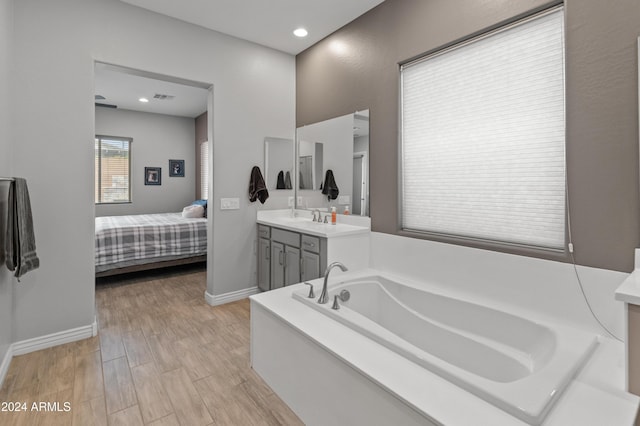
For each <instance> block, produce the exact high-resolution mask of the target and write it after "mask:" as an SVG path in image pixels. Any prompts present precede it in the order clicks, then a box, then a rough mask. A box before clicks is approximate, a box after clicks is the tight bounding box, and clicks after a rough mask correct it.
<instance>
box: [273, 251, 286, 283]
mask: <svg viewBox="0 0 640 426" xmlns="http://www.w3.org/2000/svg"><path fill="white" fill-rule="evenodd" d="M283 286H284V244H281V243H277V242H275V241H272V242H271V289H272V290H273V289H274V288H280V287H283Z"/></svg>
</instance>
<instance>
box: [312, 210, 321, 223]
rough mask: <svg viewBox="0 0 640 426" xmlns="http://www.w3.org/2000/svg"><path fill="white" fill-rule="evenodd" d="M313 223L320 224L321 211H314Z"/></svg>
mask: <svg viewBox="0 0 640 426" xmlns="http://www.w3.org/2000/svg"><path fill="white" fill-rule="evenodd" d="M316 213H318V216H317V217H318V219H317V220H316ZM312 221H313V222H320V210H318V209H313V219H312Z"/></svg>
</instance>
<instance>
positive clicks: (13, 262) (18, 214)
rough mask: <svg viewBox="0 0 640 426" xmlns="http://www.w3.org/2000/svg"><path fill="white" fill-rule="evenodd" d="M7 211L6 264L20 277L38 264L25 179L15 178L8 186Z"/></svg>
mask: <svg viewBox="0 0 640 426" xmlns="http://www.w3.org/2000/svg"><path fill="white" fill-rule="evenodd" d="M8 206H9V212H8V215H7V240H6V241H5V244H6V247H5V253H6V264H7V268H9V270H10V271H14V270H15V271H16V272H15V276H16V278H18V281H20V277H21V276H23V275H24V274H26V273H27V272H29V271H32V270H34V269H37V268H38V267H39V266H40V259H38V256H37V255H36V237H35V234H34V233H33V217H32V216H31V201H30V200H29V190H28V189H27V181H26V180H25V179H22V178H15V180H14V182H12V183H11V186H10V187H9V203H8Z"/></svg>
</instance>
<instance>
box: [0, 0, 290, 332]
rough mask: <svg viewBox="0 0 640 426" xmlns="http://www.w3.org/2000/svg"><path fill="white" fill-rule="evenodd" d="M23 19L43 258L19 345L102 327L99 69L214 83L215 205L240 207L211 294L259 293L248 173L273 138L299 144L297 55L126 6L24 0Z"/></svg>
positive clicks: (23, 88)
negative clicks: (97, 323)
mask: <svg viewBox="0 0 640 426" xmlns="http://www.w3.org/2000/svg"><path fill="white" fill-rule="evenodd" d="M99 22H103V23H108V31H100V30H98V29H97V27H96V23H99ZM14 23H15V32H14V51H15V55H14V61H13V67H14V75H13V78H12V80H13V81H12V84H11V86H12V87H19V88H20V93H19V96H17V94H16V96H13V97H12V100H11V101H12V102H11V105H12V111H14V123H15V128H16V129H20V134H19V138H16V139H15V141H14V142H13V146H12V149H13V160H14V161H13V172H14V173H15V174H17V175H21V176H25V177H26V178H27V179H28V180H29V184H30V185H29V189H30V191H31V201H32V207H33V210H34V222H35V233H36V240H37V244H38V255H39V257H40V261H41V266H40V269H38V270H37V271H34V272H33V273H29V274H27V275H26V276H25V277H24V279H23V280H22V282H21V283H20V286H18V287H16V288H15V301H16V304H15V312H16V315H15V322H14V324H15V327H14V328H15V336H14V337H15V339H16V340H24V339H28V338H32V337H37V336H42V335H47V334H50V333H54V332H59V331H61V330H68V329H72V328H75V327H80V326H86V325H89V324H91V323H92V322H93V320H94V303H95V294H94V291H95V289H94V253H93V251H94V215H95V207H94V200H93V189H94V188H93V180H94V179H93V173H94V165H93V160H92V158H93V156H94V153H93V144H92V143H88V142H89V141H91V140H92V139H93V137H94V134H95V126H94V107H93V104H94V99H93V97H94V93H93V91H94V82H93V74H94V61H100V62H106V63H111V64H115V65H121V66H127V67H130V68H135V69H140V70H144V71H150V72H155V73H158V74H164V75H168V76H175V77H180V78H184V79H188V80H192V81H198V82H204V83H210V84H212V85H213V98H212V103H211V104H210V109H209V110H210V111H213V113H212V114H213V116H212V117H210V122H213V123H215V126H210V127H209V133H210V135H211V137H212V139H210V140H212V141H213V145H214V146H213V156H212V159H211V161H212V163H211V166H212V168H213V171H214V172H213V176H212V180H211V185H212V187H213V193H212V197H213V199H215V200H216V203H215V205H216V207H217V206H219V201H218V198H220V197H238V198H239V199H240V209H239V210H231V211H220V210H219V209H217V208H216V209H211V208H210V209H209V222H208V230H209V231H210V240H209V251H208V271H207V287H208V291H209V292H210V293H212V294H221V293H226V292H230V291H237V290H243V289H246V288H249V287H252V286H255V284H256V282H255V274H253V275H252V271H255V269H256V267H255V263H256V261H255V260H252V259H255V255H254V254H253V253H254V251H253V248H254V241H255V239H256V226H255V219H256V211H255V207H253V206H250V205H249V204H248V199H247V196H246V194H247V188H248V182H249V173H250V171H251V166H252V165H253V164H261V163H262V158H263V155H262V152H263V150H262V146H263V145H262V141H263V138H264V136H265V135H271V136H281V137H289V138H292V137H293V131H294V128H295V122H294V116H295V104H294V101H295V74H294V73H295V61H294V58H293V57H292V56H291V55H287V54H284V53H281V52H277V51H275V50H272V49H268V48H265V47H262V46H258V45H256V44H252V43H249V42H246V41H242V40H238V39H235V38H233V37H230V36H225V35H223V34H220V33H217V32H214V31H211V30H206V29H204V28H202V27H199V26H196V25H191V24H187V23H185V22H183V21H179V20H177V19H171V18H168V17H166V16H162V15H159V14H156V13H152V12H149V11H146V10H143V9H140V8H137V7H134V6H131V5H129V4H126V3H123V2H120V1H117V0H60V1H55V2H50V1H41V0H20V1H18V2H15V20H14ZM51 99H55V100H56V105H55V108H52V104H51V102H50V100H51ZM43 100H44V101H43ZM247 117H251V120H247ZM34 123H37V125H34ZM134 143H135V142H134ZM34 153H37V154H38V155H34ZM52 158H53V159H56V158H64V159H65V160H66V161H67V163H68V165H69V167H65V168H60V167H56V166H55V162H52V161H51V159H52ZM214 182H215V185H214V184H213V183H214Z"/></svg>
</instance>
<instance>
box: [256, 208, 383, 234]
mask: <svg viewBox="0 0 640 426" xmlns="http://www.w3.org/2000/svg"><path fill="white" fill-rule="evenodd" d="M311 215H312V213H311V211H306V210H295V216H293V217H292V216H291V210H264V211H259V212H258V217H257V220H256V221H257V222H258V223H260V224H262V225H268V226H275V227H277V228H282V229H287V230H289V231H294V232H300V233H303V234H307V235H314V236H316V237H324V238H332V237H342V236H347V235H354V234H364V233H368V232H371V226H370V220H369V218H350V217H345V216H343V215H338V223H336V224H335V225H332V224H331V223H318V222H313V221H312V220H311ZM346 221H349V222H351V223H344V222H346ZM354 223H358V224H354Z"/></svg>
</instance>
